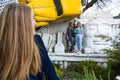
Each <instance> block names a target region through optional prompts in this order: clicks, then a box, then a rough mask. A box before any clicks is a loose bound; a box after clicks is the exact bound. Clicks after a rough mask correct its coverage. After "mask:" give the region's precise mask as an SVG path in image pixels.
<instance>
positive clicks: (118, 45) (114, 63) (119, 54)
mask: <svg viewBox="0 0 120 80" xmlns="http://www.w3.org/2000/svg"><path fill="white" fill-rule="evenodd" d="M109 41H110V42H111V43H112V44H111V47H112V48H108V49H104V50H103V51H104V52H105V53H107V54H108V61H107V64H108V68H109V69H110V70H111V71H110V74H111V75H110V76H111V80H114V79H115V77H116V76H117V75H120V34H118V35H117V36H115V37H114V38H111V39H109Z"/></svg>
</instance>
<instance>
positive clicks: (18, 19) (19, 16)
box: [0, 3, 41, 80]
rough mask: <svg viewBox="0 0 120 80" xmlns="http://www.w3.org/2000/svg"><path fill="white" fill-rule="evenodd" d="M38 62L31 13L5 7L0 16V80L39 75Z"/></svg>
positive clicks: (18, 7) (26, 9)
mask: <svg viewBox="0 0 120 80" xmlns="http://www.w3.org/2000/svg"><path fill="white" fill-rule="evenodd" d="M40 65H41V59H40V55H39V51H38V48H37V46H36V44H35V42H34V34H33V28H32V22H31V9H30V8H29V7H27V6H24V5H22V4H18V3H12V4H9V5H7V6H6V7H5V8H4V10H3V12H2V13H1V16H0V80H27V79H29V74H32V75H36V74H37V73H38V71H40Z"/></svg>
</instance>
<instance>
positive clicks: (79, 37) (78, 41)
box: [75, 34, 82, 50]
mask: <svg viewBox="0 0 120 80" xmlns="http://www.w3.org/2000/svg"><path fill="white" fill-rule="evenodd" d="M75 39H76V43H77V48H78V50H82V34H76V35H75Z"/></svg>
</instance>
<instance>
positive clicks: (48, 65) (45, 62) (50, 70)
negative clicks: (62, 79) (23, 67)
mask: <svg viewBox="0 0 120 80" xmlns="http://www.w3.org/2000/svg"><path fill="white" fill-rule="evenodd" d="M35 42H36V44H37V45H38V48H39V50H40V55H41V59H42V69H41V72H39V73H38V74H37V75H36V76H32V75H30V80H43V75H45V77H46V80H59V78H58V77H57V75H56V73H55V70H54V66H53V64H52V62H51V61H50V59H49V57H48V52H47V50H46V48H45V46H44V43H43V40H42V39H41V37H40V36H39V35H35Z"/></svg>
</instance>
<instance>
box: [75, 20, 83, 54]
mask: <svg viewBox="0 0 120 80" xmlns="http://www.w3.org/2000/svg"><path fill="white" fill-rule="evenodd" d="M74 33H75V40H76V44H77V48H78V53H81V50H82V48H83V47H82V39H83V28H82V24H81V23H80V22H78V23H77V26H76V28H75V29H74Z"/></svg>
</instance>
